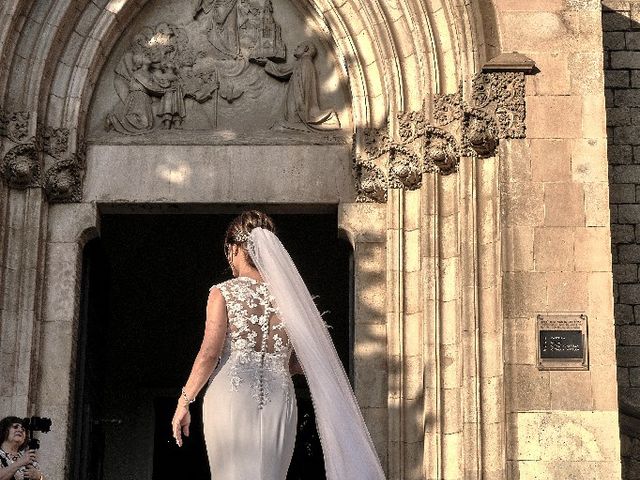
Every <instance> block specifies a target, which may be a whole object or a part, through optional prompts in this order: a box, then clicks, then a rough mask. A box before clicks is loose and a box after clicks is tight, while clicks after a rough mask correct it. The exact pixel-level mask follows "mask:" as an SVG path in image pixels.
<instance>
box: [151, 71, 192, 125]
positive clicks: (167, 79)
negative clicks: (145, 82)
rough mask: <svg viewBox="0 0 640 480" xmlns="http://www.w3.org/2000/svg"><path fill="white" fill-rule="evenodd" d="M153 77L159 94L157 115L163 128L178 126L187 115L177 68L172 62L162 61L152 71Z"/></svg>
mask: <svg viewBox="0 0 640 480" xmlns="http://www.w3.org/2000/svg"><path fill="white" fill-rule="evenodd" d="M154 78H155V80H156V83H157V84H158V86H159V88H160V90H159V91H157V92H154V93H157V94H159V95H161V98H160V110H159V112H158V114H157V115H158V116H159V117H160V118H162V125H163V127H164V128H166V129H169V128H180V127H181V126H182V121H183V120H184V117H186V115H187V111H186V109H185V107H184V91H183V90H182V85H181V83H180V78H179V77H178V69H177V68H176V66H175V65H174V64H173V63H170V62H166V63H165V62H162V63H161V64H160V66H159V68H156V70H155V72H154Z"/></svg>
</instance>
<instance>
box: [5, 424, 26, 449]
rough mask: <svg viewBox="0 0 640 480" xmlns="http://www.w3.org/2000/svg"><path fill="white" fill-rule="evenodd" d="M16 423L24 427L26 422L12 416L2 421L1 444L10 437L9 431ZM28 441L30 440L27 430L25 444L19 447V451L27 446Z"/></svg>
mask: <svg viewBox="0 0 640 480" xmlns="http://www.w3.org/2000/svg"><path fill="white" fill-rule="evenodd" d="M16 423H19V424H20V425H22V426H24V420H23V419H22V418H18V417H13V416H10V417H4V418H3V419H2V420H0V442H4V441H5V440H6V439H7V437H8V436H9V430H11V427H12V426H13V425H14V424H16ZM27 441H28V438H27V432H26V429H25V435H24V442H22V445H20V446H19V447H18V450H20V449H22V447H24V446H25V445H26V444H27Z"/></svg>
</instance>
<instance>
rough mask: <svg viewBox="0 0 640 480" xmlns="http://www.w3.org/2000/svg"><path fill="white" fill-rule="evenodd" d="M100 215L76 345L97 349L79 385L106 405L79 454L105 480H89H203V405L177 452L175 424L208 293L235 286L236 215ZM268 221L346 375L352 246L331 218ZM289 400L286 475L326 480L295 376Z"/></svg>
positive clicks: (307, 404)
mask: <svg viewBox="0 0 640 480" xmlns="http://www.w3.org/2000/svg"><path fill="white" fill-rule="evenodd" d="M149 211H150V212H151V213H148V212H149ZM106 212H108V213H106ZM106 212H105V213H103V214H102V216H101V239H100V240H99V241H98V243H99V244H100V251H101V252H102V253H101V258H103V264H104V268H103V269H102V270H101V271H100V272H96V274H95V275H97V276H98V277H100V278H101V281H102V283H101V284H99V285H100V290H101V294H100V295H96V298H95V299H94V297H91V295H89V296H88V297H87V308H86V310H87V314H86V315H85V317H86V318H85V319H84V323H85V326H86V338H85V339H84V340H83V341H81V342H80V343H81V344H86V345H93V346H94V347H95V350H92V353H91V354H88V353H87V354H85V355H84V356H81V358H84V367H83V368H84V372H83V373H82V377H84V378H94V377H95V378H99V379H100V381H99V382H98V383H97V384H96V385H91V386H89V387H87V388H85V391H84V393H83V394H82V395H83V396H82V398H85V399H86V398H90V397H91V395H94V396H98V397H100V399H101V404H100V411H99V415H97V417H96V418H94V419H92V420H91V422H92V424H93V425H95V426H96V428H95V429H94V430H96V431H100V441H96V442H94V443H90V445H93V446H88V447H83V448H85V450H87V449H88V450H93V451H91V452H90V454H91V455H92V456H93V457H96V458H100V462H101V467H100V468H101V471H102V472H103V476H100V477H95V478H97V479H100V480H112V479H113V480H115V479H120V478H128V477H135V478H140V479H149V480H151V479H153V480H164V479H173V478H177V477H181V478H182V477H184V478H191V479H203V480H207V479H208V478H209V475H208V465H207V459H206V454H205V449H204V441H203V439H202V429H201V419H200V416H199V412H198V410H199V404H194V407H195V408H193V407H192V412H196V414H195V415H194V417H195V418H194V419H193V423H192V427H193V428H192V435H191V438H190V439H188V441H187V442H186V443H185V446H184V447H183V448H182V449H178V448H177V447H176V446H175V444H174V442H173V439H172V437H171V432H170V420H171V416H172V415H173V409H174V407H175V401H176V398H177V395H178V394H179V391H180V387H181V386H182V385H183V384H184V382H185V380H186V378H187V376H188V374H189V370H190V367H191V363H192V362H193V359H194V357H195V355H196V353H197V350H198V348H199V346H200V341H201V338H202V332H203V327H204V320H205V306H206V299H207V295H208V290H209V287H210V286H211V285H214V284H216V283H218V282H221V281H224V280H226V279H228V278H230V271H229V269H228V267H227V264H226V259H225V257H224V254H223V249H222V239H223V234H224V231H225V229H226V226H227V225H228V223H229V221H230V220H231V219H232V218H233V217H234V216H235V214H228V213H224V214H209V213H198V214H193V213H190V214H189V213H182V212H180V213H155V212H154V210H153V209H149V210H147V213H138V212H133V213H119V212H114V211H113V210H107V211H106ZM272 216H273V218H274V220H275V222H276V225H277V228H278V235H279V237H280V238H281V240H282V242H283V243H284V244H285V246H286V247H287V249H288V250H289V252H290V254H291V256H292V258H293V260H294V261H295V263H296V265H297V266H298V269H299V270H300V273H301V275H302V277H303V278H304V279H305V281H306V283H307V285H308V287H309V290H310V292H311V293H312V294H313V295H317V298H316V303H317V305H318V308H319V310H320V311H321V312H326V313H325V314H324V319H325V321H326V322H327V323H328V324H329V325H330V332H331V335H332V337H333V339H334V342H335V345H336V349H337V351H338V353H339V355H340V357H341V359H342V361H343V363H344V365H345V368H347V370H348V368H349V365H350V361H349V360H350V355H351V352H350V350H351V349H350V338H351V333H350V329H351V321H350V317H351V313H350V311H351V308H350V304H351V299H350V297H351V293H350V292H351V290H352V288H351V273H350V269H351V267H350V262H351V248H350V245H349V244H348V243H347V242H346V241H343V240H341V239H339V238H338V231H337V212H336V209H335V208H329V207H328V208H326V209H325V210H324V211H323V212H322V213H301V214H293V213H272ZM88 258H89V257H86V259H85V262H88V261H89V260H87V259H88ZM96 285H98V283H97V281H96ZM96 288H97V287H96ZM89 291H91V290H89ZM107 300H108V301H107ZM92 302H97V303H96V304H95V305H93V303H92ZM107 326H108V328H107ZM80 348H81V349H82V348H83V347H82V346H81V347H80ZM92 348H93V347H92ZM79 380H80V378H79ZM85 383H86V382H85ZM88 391H91V392H93V393H92V394H91V395H88V393H87V392H88ZM296 394H297V396H298V407H299V428H298V438H297V441H296V451H295V453H294V458H293V460H292V464H291V467H290V470H289V476H288V478H289V479H296V480H297V479H305V480H308V479H316V478H317V479H323V478H325V476H324V470H323V457H322V451H321V448H320V444H319V441H318V437H317V433H316V431H315V419H314V417H313V407H312V404H311V401H310V398H309V392H308V389H307V387H306V384H305V382H304V379H302V378H296ZM79 398H80V397H79ZM79 403H83V402H82V401H80V402H79ZM84 403H86V401H85V402H84ZM98 417H99V418H98ZM83 421H84V422H85V423H86V422H87V421H89V420H88V419H85V420H82V419H79V423H82V422H83ZM77 441H78V442H79V441H80V439H77ZM100 442H102V443H100ZM78 453H79V452H78ZM76 463H78V462H76ZM80 463H82V462H80ZM86 478H94V477H86Z"/></svg>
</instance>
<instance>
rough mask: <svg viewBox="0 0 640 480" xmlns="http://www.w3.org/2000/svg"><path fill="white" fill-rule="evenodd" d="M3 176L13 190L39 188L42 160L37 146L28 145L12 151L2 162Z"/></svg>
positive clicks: (17, 146) (16, 147) (14, 148)
mask: <svg viewBox="0 0 640 480" xmlns="http://www.w3.org/2000/svg"><path fill="white" fill-rule="evenodd" d="M2 176H3V177H4V179H5V180H6V182H7V184H8V185H9V186H10V187H12V188H27V187H37V186H38V184H39V181H40V160H39V155H38V149H37V148H36V146H35V145H34V144H32V143H27V144H23V145H16V146H15V147H13V148H12V149H10V150H9V151H8V152H7V154H6V155H5V156H4V159H3V161H2Z"/></svg>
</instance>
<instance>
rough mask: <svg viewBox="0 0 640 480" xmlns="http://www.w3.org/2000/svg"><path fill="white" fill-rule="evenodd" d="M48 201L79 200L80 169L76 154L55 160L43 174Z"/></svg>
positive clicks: (80, 185)
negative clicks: (44, 174)
mask: <svg viewBox="0 0 640 480" xmlns="http://www.w3.org/2000/svg"><path fill="white" fill-rule="evenodd" d="M44 187H45V192H46V194H47V199H48V200H49V202H52V203H54V202H58V203H68V202H79V201H80V200H81V198H82V169H81V168H80V161H79V159H78V158H77V156H74V157H69V158H67V159H65V160H59V161H57V162H56V163H55V164H54V165H53V166H52V167H51V168H50V169H49V170H47V174H46V176H45V185H44Z"/></svg>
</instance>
